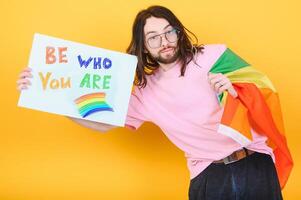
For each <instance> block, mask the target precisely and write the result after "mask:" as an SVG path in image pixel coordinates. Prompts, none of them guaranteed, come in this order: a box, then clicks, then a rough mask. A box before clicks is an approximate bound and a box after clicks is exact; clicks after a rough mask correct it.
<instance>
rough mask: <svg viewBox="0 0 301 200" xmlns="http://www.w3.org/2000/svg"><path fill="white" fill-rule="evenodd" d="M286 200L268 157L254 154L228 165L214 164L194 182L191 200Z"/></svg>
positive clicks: (271, 161) (190, 193) (191, 187)
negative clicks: (283, 197) (283, 198)
mask: <svg viewBox="0 0 301 200" xmlns="http://www.w3.org/2000/svg"><path fill="white" fill-rule="evenodd" d="M237 199H243V200H278V199H282V195H281V189H280V185H279V182H278V177H277V172H276V169H275V165H274V163H273V160H272V158H271V157H270V156H269V155H267V154H262V153H257V152H255V153H253V154H251V155H249V156H247V157H245V158H243V159H241V160H239V161H237V162H234V163H230V164H227V165H225V164H224V163H212V164H211V165H209V166H208V167H207V168H206V169H205V170H204V171H203V172H201V173H200V174H199V175H198V176H196V177H195V178H193V179H192V180H191V181H190V186H189V200H237Z"/></svg>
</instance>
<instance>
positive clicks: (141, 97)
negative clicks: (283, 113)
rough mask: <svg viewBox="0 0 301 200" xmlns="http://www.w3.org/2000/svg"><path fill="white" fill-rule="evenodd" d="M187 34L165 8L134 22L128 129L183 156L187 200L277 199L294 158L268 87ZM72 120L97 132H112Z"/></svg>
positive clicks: (226, 53) (23, 81) (226, 54)
mask: <svg viewBox="0 0 301 200" xmlns="http://www.w3.org/2000/svg"><path fill="white" fill-rule="evenodd" d="M187 32H188V33H190V34H192V33H191V32H190V31H189V30H187V29H186V28H185V27H184V26H183V25H182V23H181V22H180V21H179V20H178V19H177V17H176V16H175V15H174V14H173V13H172V12H171V11H170V10H169V9H167V8H165V7H161V6H151V7H149V8H147V9H146V10H142V11H140V12H139V13H138V15H137V16H136V19H135V21H134V25H133V37H132V41H131V43H130V45H129V47H128V49H127V52H128V53H130V54H133V55H136V56H137V57H138V65H137V70H136V80H135V86H134V90H133V92H132V95H131V99H130V103H129V109H128V114H127V118H126V127H127V128H130V129H137V128H139V127H140V126H141V124H142V123H143V122H144V121H150V122H153V123H155V124H157V125H158V126H159V127H160V128H161V129H162V131H163V132H164V133H165V134H166V136H167V137H168V138H169V139H170V140H171V142H173V143H174V144H175V145H176V146H177V147H179V148H180V149H181V150H183V151H184V152H185V156H186V158H187V164H188V168H189V170H190V174H191V181H190V187H189V199H190V200H200V199H209V200H220V199H252V200H253V199H269V200H272V199H273V200H274V199H275V200H276V199H282V195H281V186H282V187H283V186H284V184H285V182H286V180H287V178H288V175H289V172H290V170H291V166H292V159H291V157H290V153H289V151H288V149H287V146H286V143H285V137H283V136H282V137H280V136H279V134H281V133H283V132H282V130H281V127H279V126H278V127H277V126H276V125H275V123H274V121H273V120H271V117H274V115H273V116H272V115H271V114H270V112H269V107H268V104H265V96H264V95H265V94H266V91H268V92H274V90H268V89H270V88H273V87H272V85H271V83H270V82H269V81H268V79H266V77H264V76H262V74H261V73H260V72H258V71H256V70H254V69H253V68H251V67H250V66H249V65H248V63H246V62H245V61H243V60H242V59H241V58H240V57H238V56H237V55H236V54H235V53H233V52H232V51H231V50H230V49H228V48H227V47H226V46H225V45H202V46H196V45H192V43H191V40H190V37H189V36H188V34H187ZM192 35H193V34H192ZM193 36H194V35H193ZM210 72H215V73H210ZM217 72H220V73H217ZM246 75H249V76H246ZM30 76H31V73H30V69H25V70H24V71H23V72H22V73H21V74H20V79H19V80H18V81H17V84H18V89H20V90H21V89H26V87H27V86H28V84H29V80H28V79H27V78H28V77H30ZM258 77H260V78H258ZM230 79H231V80H233V82H236V83H233V84H232V82H231V80H230ZM259 79H260V80H261V82H260V81H258V80H259ZM252 81H253V82H252ZM241 82H243V83H241ZM253 83H254V84H253ZM264 86H266V87H264ZM269 87H270V88H269ZM262 88H263V89H264V90H261V89H262ZM262 91H264V92H263V93H261V92H262ZM227 94H229V95H227ZM269 94H270V93H269ZM256 95H257V96H256ZM261 95H263V96H261ZM253 96H254V97H253ZM254 98H255V100H256V101H255V104H254ZM250 100H251V101H250ZM250 102H252V103H250ZM254 105H255V106H254ZM258 105H260V106H261V107H259V108H258ZM252 106H253V107H252ZM256 106H257V107H256ZM261 109H262V110H261ZM265 111H267V112H265ZM258 112H259V113H260V117H261V119H260V120H261V121H260V120H258ZM272 113H273V114H274V113H276V111H275V112H274V111H273V110H272ZM277 114H278V113H276V116H278V115H277ZM73 120H74V121H76V122H77V123H79V124H81V125H83V126H86V127H89V128H93V129H96V130H99V131H102V132H105V131H108V130H110V129H111V128H114V126H111V125H105V124H102V123H96V122H90V121H84V120H79V119H73ZM262 121H264V123H263V122H262ZM276 122H277V120H276ZM267 126H268V127H273V129H272V130H270V129H269V128H268V129H267V128H266V127H267ZM278 129H279V130H280V131H278ZM279 138H280V139H279ZM270 139H271V141H270ZM268 142H269V143H273V145H274V146H273V147H271V146H268V145H267V143H268ZM278 147H279V148H278ZM274 152H275V153H274ZM276 153H277V154H276ZM278 158H281V159H280V161H281V162H280V161H279V163H280V165H277V171H278V172H281V174H280V175H277V171H276V168H275V165H274V162H275V161H276V164H277V163H278ZM284 161H285V162H284ZM283 163H284V164H283ZM278 166H279V167H278ZM278 176H279V178H278ZM279 180H280V182H281V186H280V182H279Z"/></svg>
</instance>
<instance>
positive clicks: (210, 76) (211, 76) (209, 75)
mask: <svg viewBox="0 0 301 200" xmlns="http://www.w3.org/2000/svg"><path fill="white" fill-rule="evenodd" d="M221 75H222V74H221V73H218V74H213V73H209V74H208V80H209V81H211V80H212V79H213V78H215V77H218V76H221Z"/></svg>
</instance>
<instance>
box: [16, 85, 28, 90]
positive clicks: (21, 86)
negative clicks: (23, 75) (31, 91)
mask: <svg viewBox="0 0 301 200" xmlns="http://www.w3.org/2000/svg"><path fill="white" fill-rule="evenodd" d="M17 89H18V90H20V91H21V90H25V89H27V86H26V85H19V86H18V87H17Z"/></svg>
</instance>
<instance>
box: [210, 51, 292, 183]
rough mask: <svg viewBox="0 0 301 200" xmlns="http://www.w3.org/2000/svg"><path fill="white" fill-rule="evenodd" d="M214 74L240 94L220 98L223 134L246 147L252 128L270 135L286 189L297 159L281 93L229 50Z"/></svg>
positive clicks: (279, 171) (214, 69) (222, 57)
mask: <svg viewBox="0 0 301 200" xmlns="http://www.w3.org/2000/svg"><path fill="white" fill-rule="evenodd" d="M210 72H212V73H222V74H224V75H225V76H227V77H228V78H229V80H230V81H231V82H232V84H233V87H234V89H235V90H236V91H237V93H238V97H237V98H233V97H232V96H231V95H227V93H225V92H224V93H223V94H221V95H219V101H220V103H221V105H222V106H224V112H223V115H222V119H221V122H220V126H219V132H220V133H222V134H225V135H227V136H230V137H231V138H233V139H234V140H236V141H237V142H239V143H241V144H242V145H244V146H246V145H247V144H248V143H250V142H251V141H252V134H251V129H253V130H255V131H256V132H257V133H259V134H264V135H265V136H267V138H268V140H267V145H268V146H269V147H271V148H272V149H273V153H274V155H275V167H276V170H277V174H278V179H279V182H280V185H281V188H284V186H285V184H286V182H287V180H288V177H289V175H290V173H291V170H292V167H293V159H292V157H291V154H290V151H289V149H288V146H287V142H286V137H285V133H284V127H283V120H282V113H281V108H280V102H279V97H278V93H277V91H276V89H275V88H274V86H273V84H272V82H271V81H270V80H269V79H268V77H267V76H266V75H264V74H263V73H261V72H260V71H258V70H256V69H255V68H254V67H253V66H251V65H250V64H248V63H247V62H246V61H244V60H243V59H242V58H241V57H239V56H238V55H236V54H235V53H234V52H233V51H231V50H230V49H229V48H225V50H224V51H223V53H222V54H221V56H220V57H219V58H218V59H217V60H216V62H215V63H214V65H213V66H212V68H211V69H210Z"/></svg>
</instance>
